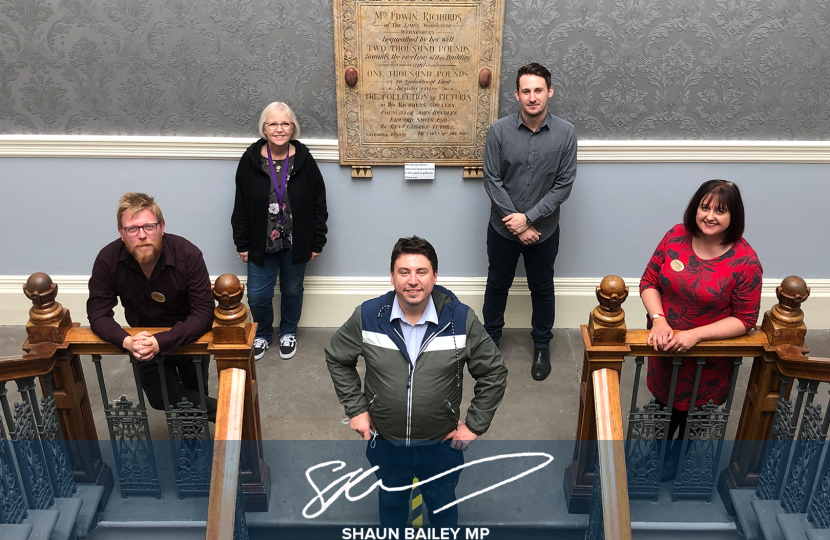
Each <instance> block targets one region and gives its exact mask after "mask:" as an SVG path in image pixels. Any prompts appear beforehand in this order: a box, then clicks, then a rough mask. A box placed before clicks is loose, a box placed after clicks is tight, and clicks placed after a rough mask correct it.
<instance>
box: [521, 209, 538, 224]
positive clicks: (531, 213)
mask: <svg viewBox="0 0 830 540" xmlns="http://www.w3.org/2000/svg"><path fill="white" fill-rule="evenodd" d="M524 214H525V215H526V216H527V219H529V220H530V221H532V222H533V223H536V220H537V219H539V218H541V217H542V213H541V212H539V211H538V210H536V209H535V208H531V209H530V210H528V211H527V212H525V213H524Z"/></svg>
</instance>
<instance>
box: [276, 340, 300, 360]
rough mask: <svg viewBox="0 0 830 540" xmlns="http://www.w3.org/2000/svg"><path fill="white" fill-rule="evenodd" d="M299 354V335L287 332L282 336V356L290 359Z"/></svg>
mask: <svg viewBox="0 0 830 540" xmlns="http://www.w3.org/2000/svg"><path fill="white" fill-rule="evenodd" d="M295 354H297V336H296V335H294V334H286V335H284V336H280V358H282V359H283V360H288V359H289V358H292V357H293V356H294V355H295Z"/></svg>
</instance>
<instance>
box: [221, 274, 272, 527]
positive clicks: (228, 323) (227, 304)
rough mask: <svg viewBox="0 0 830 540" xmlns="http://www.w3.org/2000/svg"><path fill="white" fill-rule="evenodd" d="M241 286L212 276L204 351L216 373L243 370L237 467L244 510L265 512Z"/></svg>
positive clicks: (250, 342)
mask: <svg viewBox="0 0 830 540" xmlns="http://www.w3.org/2000/svg"><path fill="white" fill-rule="evenodd" d="M244 294H245V287H244V286H243V285H242V283H240V281H239V278H238V277H236V276H235V275H233V274H222V275H221V276H219V277H218V278H216V283H215V284H214V286H213V297H214V298H215V299H216V301H217V303H218V305H217V306H216V309H215V310H214V321H213V343H211V344H210V345H209V346H208V351H209V352H210V353H211V354H212V355H213V357H214V360H215V361H216V369H217V371H219V372H220V373H221V372H222V371H224V370H226V369H230V368H238V369H241V370H244V371H245V407H244V412H243V419H242V440H243V443H242V452H241V456H240V463H239V467H240V470H241V475H242V494H243V497H244V500H245V510H246V511H247V512H266V511H267V510H268V501H269V498H270V495H271V469H270V468H269V467H268V464H267V463H265V459H264V455H263V450H262V424H261V421H260V414H259V393H258V391H257V379H256V362H255V361H254V352H253V346H254V334H255V333H256V323H252V322H251V320H250V316H249V313H248V308H247V307H245V305H244V304H243V303H242V297H243V296H244Z"/></svg>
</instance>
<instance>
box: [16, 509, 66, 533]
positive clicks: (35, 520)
mask: <svg viewBox="0 0 830 540" xmlns="http://www.w3.org/2000/svg"><path fill="white" fill-rule="evenodd" d="M28 513H29V516H28V517H27V518H26V519H24V520H23V523H26V524H28V525H31V526H32V532H31V533H30V534H29V540H50V539H51V538H52V531H54V530H55V525H57V524H58V519H60V517H61V513H60V511H59V510H57V509H55V507H54V506H53V507H52V508H50V509H49V510H28Z"/></svg>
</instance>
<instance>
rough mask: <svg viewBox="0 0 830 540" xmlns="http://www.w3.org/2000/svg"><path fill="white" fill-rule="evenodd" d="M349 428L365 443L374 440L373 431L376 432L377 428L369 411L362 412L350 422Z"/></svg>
mask: <svg viewBox="0 0 830 540" xmlns="http://www.w3.org/2000/svg"><path fill="white" fill-rule="evenodd" d="M349 427H350V428H352V429H353V430H355V431H356V432H357V433H358V434H360V436H361V437H363V440H364V441H368V440H371V439H372V433H371V432H372V431H375V426H374V424H372V417H371V416H369V411H366V412H362V413H360V414H358V415H357V416H355V417H354V418H352V419H351V420H349Z"/></svg>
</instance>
